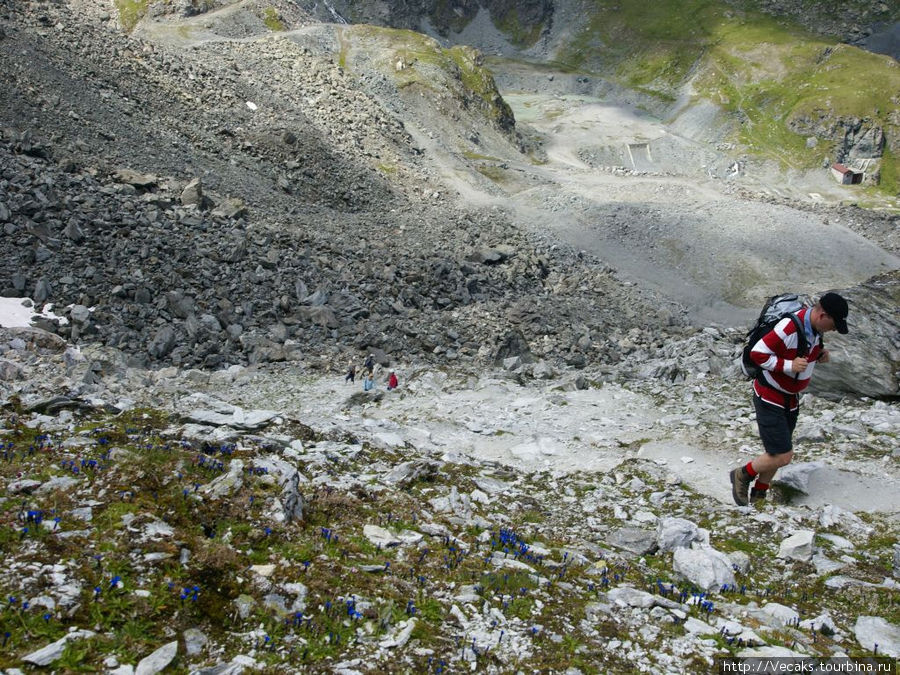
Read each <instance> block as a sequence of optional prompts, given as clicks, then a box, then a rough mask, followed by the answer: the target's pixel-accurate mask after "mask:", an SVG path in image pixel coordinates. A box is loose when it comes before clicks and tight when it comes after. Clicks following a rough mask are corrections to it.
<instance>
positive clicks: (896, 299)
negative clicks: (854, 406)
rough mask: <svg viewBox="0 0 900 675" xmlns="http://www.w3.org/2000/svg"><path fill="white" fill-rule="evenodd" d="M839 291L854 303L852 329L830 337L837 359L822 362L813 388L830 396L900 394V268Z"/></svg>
mask: <svg viewBox="0 0 900 675" xmlns="http://www.w3.org/2000/svg"><path fill="white" fill-rule="evenodd" d="M838 292H839V293H840V294H841V295H843V296H844V297H845V298H847V303H848V304H849V305H850V314H849V316H848V317H847V323H848V324H849V327H850V332H849V333H848V334H847V335H840V334H838V333H828V335H827V336H826V337H825V347H826V348H827V349H828V351H829V352H831V362H830V363H827V364H821V365H819V366H818V367H816V372H815V375H814V376H813V378H812V382H811V383H810V387H809V390H810V391H811V392H812V393H814V394H816V395H818V396H823V397H826V398H837V397H840V396H846V395H848V394H850V395H855V396H870V397H873V398H892V397H896V396H898V395H900V380H898V377H900V312H898V309H897V308H898V307H900V270H894V271H892V272H887V273H885V274H881V275H878V276H875V277H872V278H871V279H869V280H868V281H866V282H865V283H863V284H861V285H859V286H855V287H854V288H848V289H844V290H840V291H838Z"/></svg>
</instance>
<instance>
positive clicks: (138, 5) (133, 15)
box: [115, 0, 149, 32]
mask: <svg viewBox="0 0 900 675" xmlns="http://www.w3.org/2000/svg"><path fill="white" fill-rule="evenodd" d="M148 2H149V0H115V5H116V9H117V10H118V12H119V22H120V23H121V24H122V28H124V29H125V30H126V31H129V32H130V31H131V30H132V29H134V27H135V26H136V25H137V22H138V21H140V20H141V19H142V18H144V15H145V14H146V13H147V3H148Z"/></svg>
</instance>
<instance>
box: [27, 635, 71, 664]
mask: <svg viewBox="0 0 900 675" xmlns="http://www.w3.org/2000/svg"><path fill="white" fill-rule="evenodd" d="M68 638H69V636H68V635H66V636H64V637H61V638H60V639H59V640H57V641H56V642H51V643H50V644H49V645H47V646H46V647H42V648H41V649H38V650H37V651H36V652H32V653H31V654H28V655H27V656H25V657H23V659H22V660H23V661H25V662H26V663H30V664H32V665H35V666H49V665H50V664H51V663H53V662H54V661H57V660H59V659H61V658H62V655H63V652H64V651H65V649H66V641H67V640H68Z"/></svg>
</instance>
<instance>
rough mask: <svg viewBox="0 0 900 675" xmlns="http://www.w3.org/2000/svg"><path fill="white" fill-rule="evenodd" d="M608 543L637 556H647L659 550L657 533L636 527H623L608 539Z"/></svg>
mask: <svg viewBox="0 0 900 675" xmlns="http://www.w3.org/2000/svg"><path fill="white" fill-rule="evenodd" d="M606 543H607V544H609V545H610V546H615V547H616V548H621V549H624V550H626V551H629V552H630V553H634V554H635V555H646V554H648V553H652V552H653V551H655V550H656V548H657V543H656V533H655V532H650V531H648V530H642V529H639V528H635V527H623V528H621V529H618V530H616V531H614V532H613V533H612V534H610V535H609V536H608V537H607V538H606Z"/></svg>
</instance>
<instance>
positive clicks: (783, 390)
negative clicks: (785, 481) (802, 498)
mask: <svg viewBox="0 0 900 675" xmlns="http://www.w3.org/2000/svg"><path fill="white" fill-rule="evenodd" d="M847 311H848V310H847V301H846V300H844V298H842V297H841V296H840V295H838V294H837V293H826V294H825V295H823V296H822V297H821V299H820V300H819V302H817V303H816V304H815V306H813V307H804V308H803V309H801V310H800V311H798V312H797V313H796V316H797V318H798V319H800V321H799V323H800V325H801V326H802V327H803V330H804V333H805V334H806V344H807V345H809V350H808V353H806V354H799V353H798V345H799V344H800V339H799V337H798V332H797V331H798V327H797V324H796V323H794V321H792V320H791V319H790V318H789V317H785V318H783V319H782V320H781V321H779V322H778V323H777V324H776V325H775V328H773V329H772V330H771V331H769V332H768V333H766V334H765V335H764V336H763V337H762V339H761V340H759V341H758V342H757V343H756V344H755V345H754V346H753V347H752V349H751V351H750V358H751V359H752V360H753V362H754V363H756V364H757V365H758V366H759V367H760V368H761V369H762V371H761V372H760V374H759V377H757V378H756V379H755V380H754V381H753V407H754V408H755V409H756V424H757V426H758V427H759V437H760V439H761V440H762V443H763V447H764V448H765V452H764V453H763V454H761V455H760V456H759V457H757V458H756V459H754V460H752V461H750V462H747V465H746V466H739V467H738V468H736V469H735V470H734V471H732V472H731V473H730V479H731V495H732V497H733V498H734V501H735V503H736V504H737V505H738V506H746V505H747V504H748V503H749V502H750V501H759V500H763V499H765V498H766V490H768V488H769V484H770V483H771V482H772V479H773V478H774V477H775V472H776V471H778V469H780V468H781V467H783V466H787V465H788V464H790V462H791V460H792V459H793V457H794V450H793V442H792V440H791V436H792V435H793V433H794V427H795V426H796V425H797V417H798V415H799V413H800V392H802V391H803V390H804V389H806V387H807V386H808V385H809V381H810V378H811V377H812V374H813V370H814V368H815V366H816V362H819V363H828V360H829V354H828V350H826V349H823V348H822V335H823V334H824V333H827V332H828V331H832V330H836V331H837V332H838V333H842V334H843V333H846V332H847ZM754 479H755V480H756V484H755V485H754V486H753V489H752V490H751V489H750V484H751V483H753V481H754ZM748 490H750V494H749V499H748V494H747V491H748Z"/></svg>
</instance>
